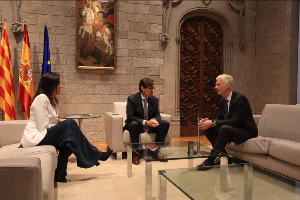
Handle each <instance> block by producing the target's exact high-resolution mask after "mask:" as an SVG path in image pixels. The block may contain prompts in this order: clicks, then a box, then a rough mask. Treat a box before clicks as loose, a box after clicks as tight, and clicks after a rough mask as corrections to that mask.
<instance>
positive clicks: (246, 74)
mask: <svg viewBox="0 0 300 200" xmlns="http://www.w3.org/2000/svg"><path fill="white" fill-rule="evenodd" d="M256 4H257V3H256V1H245V16H244V23H245V40H246V48H245V49H244V50H240V51H241V63H242V64H241V66H239V67H241V68H242V70H241V71H242V74H241V76H242V77H243V78H242V79H241V86H240V91H238V92H240V93H242V94H244V95H245V96H246V97H247V98H248V100H249V102H250V104H251V108H252V112H255V97H256V88H255V71H256V55H255V51H256V43H255V42H256ZM234 56H236V55H234ZM234 79H235V77H234Z"/></svg>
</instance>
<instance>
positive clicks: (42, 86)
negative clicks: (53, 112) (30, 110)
mask: <svg viewBox="0 0 300 200" xmlns="http://www.w3.org/2000/svg"><path fill="white" fill-rule="evenodd" d="M59 83H60V76H59V74H58V73H55V72H47V73H45V74H43V75H42V77H41V79H40V82H39V86H38V89H37V90H36V93H35V95H34V97H33V100H34V99H35V97H37V96H38V95H40V94H45V95H46V96H47V97H48V98H49V100H50V103H51V105H52V106H53V107H56V105H57V104H58V100H57V98H56V97H52V95H53V92H54V90H56V88H57V85H58V84H59Z"/></svg>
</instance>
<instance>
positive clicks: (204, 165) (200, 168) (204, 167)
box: [197, 158, 215, 171]
mask: <svg viewBox="0 0 300 200" xmlns="http://www.w3.org/2000/svg"><path fill="white" fill-rule="evenodd" d="M213 165H215V163H214V160H213V159H210V158H208V159H206V160H204V161H203V163H201V164H200V165H198V166H197V170H198V171H205V170H209V169H212V168H213V167H212V166H213Z"/></svg>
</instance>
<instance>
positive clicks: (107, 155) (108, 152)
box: [99, 146, 113, 161]
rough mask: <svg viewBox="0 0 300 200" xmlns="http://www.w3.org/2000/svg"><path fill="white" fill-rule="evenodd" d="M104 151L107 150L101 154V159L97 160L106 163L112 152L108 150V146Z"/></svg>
mask: <svg viewBox="0 0 300 200" xmlns="http://www.w3.org/2000/svg"><path fill="white" fill-rule="evenodd" d="M106 150H107V151H106V152H102V154H101V157H100V158H99V160H102V161H106V160H107V159H108V158H109V157H110V155H111V154H112V152H113V150H112V149H110V148H109V147H108V146H107V147H106Z"/></svg>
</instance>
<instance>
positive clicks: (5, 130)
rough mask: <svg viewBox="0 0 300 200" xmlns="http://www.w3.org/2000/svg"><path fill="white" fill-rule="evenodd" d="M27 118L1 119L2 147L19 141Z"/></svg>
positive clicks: (0, 137)
mask: <svg viewBox="0 0 300 200" xmlns="http://www.w3.org/2000/svg"><path fill="white" fill-rule="evenodd" d="M27 122H28V121H27V120H13V121H0V147H2V146H5V145H9V144H15V143H19V142H20V141H21V137H22V135H23V132H24V129H25V127H26V125H27Z"/></svg>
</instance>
